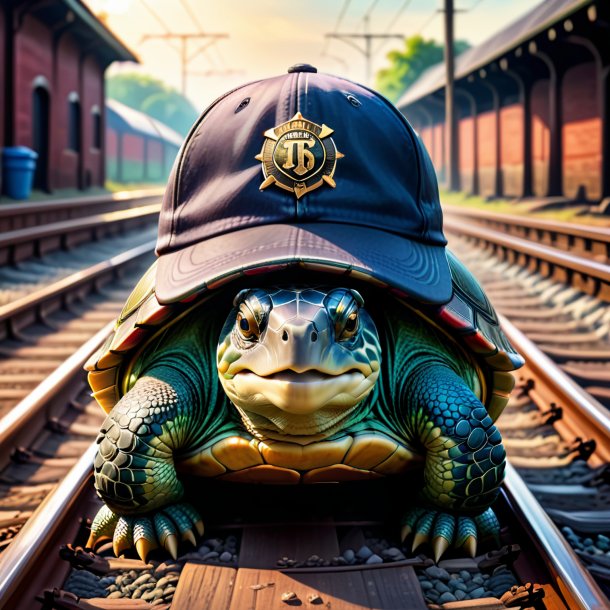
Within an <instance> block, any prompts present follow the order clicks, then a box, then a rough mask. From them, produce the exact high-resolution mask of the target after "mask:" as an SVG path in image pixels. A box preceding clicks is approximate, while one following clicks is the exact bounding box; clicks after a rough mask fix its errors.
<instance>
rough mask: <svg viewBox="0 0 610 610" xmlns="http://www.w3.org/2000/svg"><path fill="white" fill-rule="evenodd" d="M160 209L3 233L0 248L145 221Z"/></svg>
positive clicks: (156, 205) (143, 208)
mask: <svg viewBox="0 0 610 610" xmlns="http://www.w3.org/2000/svg"><path fill="white" fill-rule="evenodd" d="M160 209H161V204H160V203H154V204H150V205H144V206H139V207H135V208H127V209H125V210H117V211H115V212H105V213H102V214H93V215H91V216H85V217H83V218H73V219H70V220H61V221H58V222H50V223H48V224H44V225H38V226H35V227H26V228H23V229H15V230H13V231H6V232H5V233H2V234H0V248H10V247H12V246H16V245H18V244H22V243H26V242H36V241H38V240H40V239H44V238H45V237H65V236H66V235H69V234H70V233H75V232H77V231H85V230H89V229H96V228H98V227H100V225H112V224H114V225H117V224H121V223H127V222H129V221H131V220H137V219H146V218H149V217H153V216H156V215H157V214H158V213H159V210H160Z"/></svg>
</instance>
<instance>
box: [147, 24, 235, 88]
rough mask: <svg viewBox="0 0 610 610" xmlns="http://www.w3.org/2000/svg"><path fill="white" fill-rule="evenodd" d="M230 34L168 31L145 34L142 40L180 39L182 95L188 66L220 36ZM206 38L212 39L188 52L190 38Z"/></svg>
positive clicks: (168, 40)
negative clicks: (176, 32)
mask: <svg viewBox="0 0 610 610" xmlns="http://www.w3.org/2000/svg"><path fill="white" fill-rule="evenodd" d="M228 37H229V35H228V34H224V33H223V34H204V33H203V32H202V33H200V34H172V33H171V32H166V33H165V34H145V35H144V36H143V37H142V42H146V41H147V40H153V39H160V40H166V41H167V42H168V43H169V42H170V41H172V40H178V41H179V42H180V63H181V73H182V95H186V79H187V75H188V72H187V68H188V65H189V63H191V61H192V60H193V59H195V57H197V55H199V53H201V52H202V51H204V50H205V49H207V48H208V47H209V46H210V45H212V44H214V43H215V42H216V41H217V40H218V39H220V38H228ZM196 39H199V40H205V39H210V42H208V43H207V44H204V45H203V46H201V47H199V48H198V49H197V50H196V51H194V52H193V53H191V54H190V55H189V54H188V43H189V40H196Z"/></svg>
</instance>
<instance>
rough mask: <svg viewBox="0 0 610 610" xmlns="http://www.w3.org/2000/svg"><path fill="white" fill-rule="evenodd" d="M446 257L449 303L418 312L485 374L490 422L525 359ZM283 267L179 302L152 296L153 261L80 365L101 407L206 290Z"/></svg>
mask: <svg viewBox="0 0 610 610" xmlns="http://www.w3.org/2000/svg"><path fill="white" fill-rule="evenodd" d="M447 258H448V261H449V268H450V270H451V276H452V281H453V295H452V298H451V300H450V301H449V302H448V303H446V304H444V305H442V306H440V307H438V308H435V309H430V308H429V307H426V306H424V307H422V313H423V314H424V315H425V316H426V317H428V318H429V319H430V320H432V321H433V322H435V323H437V324H438V325H439V326H441V327H442V328H444V329H445V330H446V331H447V332H448V333H449V334H450V335H452V336H453V337H455V338H456V340H457V342H458V343H459V344H461V345H462V346H464V347H465V348H466V349H467V350H469V351H470V352H471V353H472V354H473V355H474V358H475V360H476V361H477V363H478V364H479V365H480V368H481V369H482V372H483V374H484V375H485V377H486V379H485V381H486V387H487V388H488V391H487V392H486V393H485V394H486V395H485V406H486V408H487V411H488V412H489V414H490V415H491V417H492V419H494V421H495V419H496V418H497V417H498V416H499V415H500V413H501V412H502V410H503V409H504V407H505V406H506V403H507V402H508V397H509V394H510V391H511V390H512V388H513V386H514V379H513V376H512V375H511V374H510V372H509V371H512V370H515V369H517V368H519V367H520V366H522V365H523V363H524V360H523V358H522V357H521V356H520V355H519V354H518V353H517V352H516V351H515V349H514V348H513V347H512V346H511V344H510V342H509V341H508V339H507V338H506V336H505V335H504V333H503V332H502V329H501V327H500V324H499V322H498V317H497V316H496V313H495V311H494V309H493V307H492V306H491V304H490V302H489V300H488V299H487V296H486V295H485V293H484V292H483V289H482V288H481V286H480V285H479V283H478V282H477V281H476V279H475V278H474V277H473V276H472V274H471V273H470V272H469V271H468V269H466V267H465V266H464V265H463V264H462V263H461V262H460V261H459V260H458V259H457V258H456V257H455V256H454V255H453V254H452V253H451V252H449V251H448V250H447ZM287 266H288V265H274V266H272V267H265V268H262V269H261V268H256V269H241V270H240V271H239V273H238V274H237V275H236V274H233V275H231V276H229V277H226V278H219V279H218V281H216V282H215V283H214V284H213V285H208V286H207V287H206V288H204V289H203V290H202V291H201V292H200V293H199V294H195V295H193V296H191V297H189V298H188V299H185V300H184V301H182V302H179V303H172V304H170V305H161V304H160V303H159V302H158V301H157V298H156V296H155V277H156V263H153V265H152V266H151V267H150V269H149V270H148V271H147V272H146V273H145V274H144V275H143V276H142V279H141V280H140V281H139V282H138V284H137V285H136V287H135V289H134V290H133V292H132V293H131V295H130V296H129V298H128V299H127V302H126V303H125V306H124V307H123V310H122V311H121V314H120V316H119V318H118V320H117V323H116V326H115V328H114V332H113V333H112V334H111V335H110V336H109V337H108V339H107V340H106V341H105V342H104V344H103V345H102V346H101V347H100V348H99V350H98V351H97V352H96V353H95V354H94V355H93V356H91V358H90V359H89V360H88V362H87V363H86V364H85V369H86V370H87V371H88V380H89V385H90V386H91V388H92V390H93V397H94V398H95V399H96V400H97V402H98V403H99V404H100V406H101V407H102V408H103V409H104V411H106V412H107V413H109V412H110V410H111V409H112V407H113V406H114V405H115V404H116V403H117V402H118V401H119V399H120V398H121V396H122V395H123V394H124V393H125V391H126V390H127V389H128V388H129V387H131V384H132V382H133V381H135V378H134V379H131V378H130V377H131V376H132V372H131V371H130V368H129V367H130V365H131V364H133V361H134V354H136V353H137V352H138V350H139V349H140V348H141V347H142V346H143V345H145V344H146V343H148V340H149V339H150V338H152V336H153V335H154V334H155V333H156V332H157V331H159V330H160V329H161V328H163V327H164V326H165V324H166V323H168V322H170V321H173V320H175V319H176V318H177V317H178V316H180V315H181V314H182V313H183V312H185V311H186V310H188V309H190V308H191V307H192V306H193V305H194V304H195V303H196V302H199V301H201V300H202V298H204V297H205V296H206V295H207V294H209V292H210V290H212V289H216V288H218V287H220V286H224V285H225V284H226V283H228V282H232V281H233V280H235V279H237V278H239V277H244V276H248V275H253V274H259V273H266V272H270V271H277V270H280V269H283V268H286V267H287ZM298 266H299V267H301V268H304V269H309V270H314V271H320V272H323V273H325V274H328V273H329V272H330V273H333V272H334V273H336V274H340V275H341V276H342V277H345V276H346V275H347V276H348V277H351V278H353V279H356V280H359V281H365V282H367V283H370V284H374V285H375V286H376V287H377V288H379V289H382V290H388V291H389V292H391V293H392V294H394V295H395V296H397V297H399V298H401V299H405V300H406V301H407V302H408V303H409V305H410V306H413V305H414V303H413V301H412V299H411V298H410V297H409V295H407V294H404V293H403V292H401V291H399V290H397V289H396V288H394V287H392V286H389V285H387V284H384V283H382V282H380V281H379V280H378V279H375V278H372V277H369V276H367V275H365V274H364V273H362V272H361V271H355V270H351V272H350V271H349V270H346V269H344V268H337V269H334V268H332V267H331V268H329V267H324V266H321V265H319V264H318V263H311V264H310V263H307V262H303V261H301V262H300V263H299V265H298ZM346 271H347V272H346ZM415 305H417V304H415ZM135 373H137V371H133V374H135Z"/></svg>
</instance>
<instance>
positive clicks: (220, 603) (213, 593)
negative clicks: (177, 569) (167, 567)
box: [172, 562, 236, 610]
mask: <svg viewBox="0 0 610 610" xmlns="http://www.w3.org/2000/svg"><path fill="white" fill-rule="evenodd" d="M235 572H236V570H235V569H234V568H224V567H220V566H210V565H203V564H197V563H190V562H189V563H187V564H186V565H185V566H184V569H183V570H182V574H181V575H180V580H179V581H178V586H177V587H176V594H175V595H174V599H173V601H172V608H173V609H175V610H227V608H229V604H230V602H231V596H232V594H233V587H234V585H235Z"/></svg>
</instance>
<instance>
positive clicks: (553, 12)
mask: <svg viewBox="0 0 610 610" xmlns="http://www.w3.org/2000/svg"><path fill="white" fill-rule="evenodd" d="M592 2H593V0H544V1H543V2H541V3H540V4H538V5H537V6H535V7H534V8H533V9H532V10H531V11H529V12H528V13H526V14H525V15H523V16H522V17H520V18H519V19H517V20H516V21H513V22H512V23H511V24H509V25H508V26H507V27H505V28H504V29H503V30H500V31H499V32H497V33H496V34H494V35H493V36H491V37H490V38H488V39H487V40H485V41H484V42H482V43H481V44H479V45H477V46H476V47H472V48H471V49H468V50H467V51H464V52H463V53H460V55H458V56H457V57H456V58H455V78H456V79H458V78H463V77H464V76H468V75H469V74H471V73H472V72H474V71H475V70H478V69H479V68H482V67H483V66H485V65H487V64H489V63H490V62H492V61H494V60H496V59H499V58H501V57H502V55H504V54H506V53H507V52H509V51H512V50H513V49H515V48H516V47H518V46H519V45H520V44H523V43H524V42H527V41H528V40H530V39H531V38H533V37H534V36H536V35H537V34H539V33H540V32H544V31H545V30H546V29H548V28H550V27H552V26H553V25H555V24H556V23H557V22H558V21H560V20H561V19H564V18H565V17H568V16H569V15H570V14H572V13H574V12H575V11H576V10H577V9H579V8H581V7H583V6H586V5H587V4H591V3H592ZM444 86H445V64H444V63H439V64H436V65H434V66H431V67H430V68H428V69H427V70H426V71H425V72H424V73H423V74H422V75H421V76H420V77H419V78H418V79H417V80H416V81H415V82H414V83H413V84H412V85H411V86H410V87H409V88H408V89H407V90H406V91H405V93H404V95H403V96H402V97H401V98H400V99H399V100H398V102H397V104H396V106H398V107H399V108H404V107H405V106H408V105H409V104H412V103H413V102H416V101H418V100H420V99H421V98H423V97H425V96H426V95H429V94H430V93H433V92H434V91H438V90H439V89H442V88H443V87H444Z"/></svg>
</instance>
